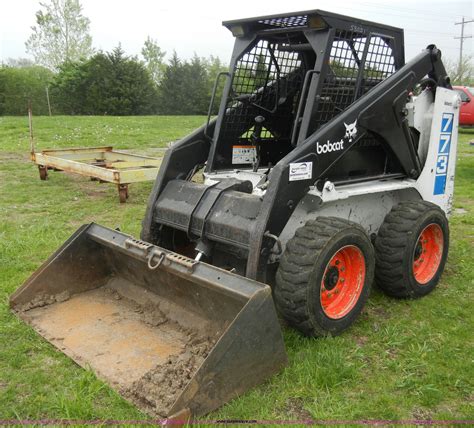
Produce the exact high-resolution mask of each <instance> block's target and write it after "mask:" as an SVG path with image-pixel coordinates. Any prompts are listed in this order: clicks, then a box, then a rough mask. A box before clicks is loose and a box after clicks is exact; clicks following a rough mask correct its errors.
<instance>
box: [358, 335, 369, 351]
mask: <svg viewBox="0 0 474 428" xmlns="http://www.w3.org/2000/svg"><path fill="white" fill-rule="evenodd" d="M354 339H355V341H356V343H357V345H358V346H359V347H360V348H362V347H363V346H365V344H366V343H367V342H368V341H369V338H368V337H367V336H356V337H355V338H354Z"/></svg>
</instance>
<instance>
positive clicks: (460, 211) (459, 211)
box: [454, 208, 468, 215]
mask: <svg viewBox="0 0 474 428" xmlns="http://www.w3.org/2000/svg"><path fill="white" fill-rule="evenodd" d="M467 213H468V211H467V210H465V209H464V208H454V214H457V215H464V214H467Z"/></svg>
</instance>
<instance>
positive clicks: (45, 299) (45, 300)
mask: <svg viewBox="0 0 474 428" xmlns="http://www.w3.org/2000/svg"><path fill="white" fill-rule="evenodd" d="M70 297H71V294H70V293H69V291H63V292H61V293H59V294H55V295H53V296H52V295H48V294H38V295H37V296H36V297H34V298H33V299H32V300H31V301H29V302H28V303H24V304H23V305H18V306H16V307H15V308H14V310H15V311H17V312H26V311H29V310H30V309H34V308H41V307H43V306H48V305H52V304H53V303H60V302H65V301H66V300H69V299H70Z"/></svg>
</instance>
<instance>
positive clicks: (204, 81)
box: [0, 46, 226, 115]
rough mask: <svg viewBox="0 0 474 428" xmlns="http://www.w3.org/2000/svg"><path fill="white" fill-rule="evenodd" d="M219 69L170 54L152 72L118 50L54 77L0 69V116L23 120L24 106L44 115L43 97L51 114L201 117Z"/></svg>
mask: <svg viewBox="0 0 474 428" xmlns="http://www.w3.org/2000/svg"><path fill="white" fill-rule="evenodd" d="M225 69H226V67H225V66H224V64H223V63H222V62H221V61H220V59H219V58H217V57H212V56H211V57H209V58H200V57H198V56H197V55H195V56H194V57H193V58H191V59H190V60H183V59H180V58H179V57H178V55H177V53H176V52H174V53H173V55H172V57H171V59H170V61H169V64H164V63H160V64H158V66H157V63H156V61H155V62H153V61H152V62H148V61H146V60H143V61H142V60H139V59H138V58H137V57H133V56H127V55H126V54H125V52H124V51H123V49H122V48H121V47H120V46H118V47H117V48H115V49H113V50H112V51H111V52H98V53H95V54H94V55H92V56H91V57H90V58H89V59H84V60H81V61H67V62H64V63H63V64H62V65H60V66H59V67H58V71H57V72H53V71H51V70H49V69H47V68H45V67H43V66H38V65H32V64H30V63H28V62H26V63H25V64H20V65H19V64H7V65H3V66H2V67H0V115H23V114H25V112H26V109H27V105H28V102H29V101H31V103H32V106H33V110H34V112H35V114H39V115H41V114H48V111H49V109H48V100H47V95H49V101H50V106H51V110H52V112H53V114H68V115H69V114H73V115H145V114H163V115H192V114H207V111H208V106H209V100H210V97H211V93H212V89H213V86H214V81H215V78H216V76H217V74H218V73H219V72H221V71H223V70H225ZM219 89H220V91H219V92H220V93H221V91H222V85H221V87H220V88H219ZM47 90H48V93H47V92H46V91H47ZM218 96H220V94H218ZM216 104H217V103H216ZM215 108H217V105H216V106H215ZM214 113H215V111H214Z"/></svg>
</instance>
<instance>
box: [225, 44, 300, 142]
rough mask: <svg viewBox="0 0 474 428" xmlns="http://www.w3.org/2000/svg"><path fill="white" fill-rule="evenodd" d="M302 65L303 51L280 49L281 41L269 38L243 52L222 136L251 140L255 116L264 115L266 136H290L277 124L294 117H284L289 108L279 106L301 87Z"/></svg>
mask: <svg viewBox="0 0 474 428" xmlns="http://www.w3.org/2000/svg"><path fill="white" fill-rule="evenodd" d="M301 65H302V61H301V59H300V57H299V53H297V52H288V51H286V50H285V51H282V50H277V45H275V44H273V43H271V42H269V41H267V40H260V41H259V42H258V43H257V45H255V46H254V47H253V49H252V50H251V51H250V52H248V53H246V54H245V55H243V56H242V58H241V59H240V60H239V61H238V62H237V64H236V67H235V70H234V77H233V81H232V94H231V99H230V100H229V103H228V107H232V108H231V109H230V110H228V111H227V113H226V115H225V118H224V122H223V126H222V129H221V137H222V138H233V139H235V138H237V139H238V140H240V142H241V143H246V142H248V141H249V139H250V136H251V133H252V130H253V124H254V119H255V116H256V115H263V116H265V117H266V118H267V119H268V120H267V121H266V123H265V124H264V129H263V132H262V134H261V137H262V139H274V138H278V139H282V138H289V135H282V134H281V127H280V126H275V124H276V123H278V121H279V120H285V121H289V119H290V118H289V117H284V114H287V111H286V110H285V109H282V111H279V107H280V105H281V104H282V103H285V102H286V101H287V98H288V97H292V98H294V96H295V93H297V92H298V90H299V89H300V88H301V85H302V80H303V71H302V67H301ZM280 116H281V117H280ZM270 119H271V120H270ZM288 134H289V133H288Z"/></svg>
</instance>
